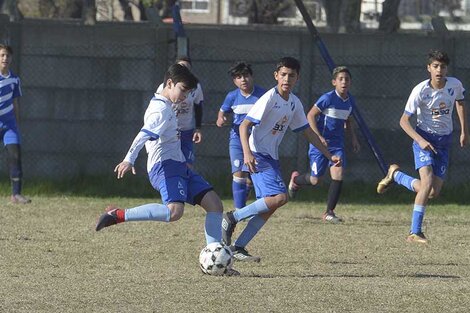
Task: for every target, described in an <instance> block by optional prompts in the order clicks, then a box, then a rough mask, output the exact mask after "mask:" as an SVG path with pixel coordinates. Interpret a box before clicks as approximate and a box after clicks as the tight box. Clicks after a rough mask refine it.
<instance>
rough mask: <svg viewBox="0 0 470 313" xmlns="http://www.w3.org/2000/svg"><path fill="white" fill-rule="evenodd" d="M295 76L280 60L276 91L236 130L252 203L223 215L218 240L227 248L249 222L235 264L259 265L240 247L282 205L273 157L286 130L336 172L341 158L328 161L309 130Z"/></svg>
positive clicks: (293, 66)
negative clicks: (251, 187)
mask: <svg viewBox="0 0 470 313" xmlns="http://www.w3.org/2000/svg"><path fill="white" fill-rule="evenodd" d="M299 73H300V63H299V61H298V60H296V59H294V58H291V57H284V58H281V59H280V60H279V62H278V64H277V67H276V70H275V72H274V78H275V79H276V81H277V86H275V87H274V88H272V89H270V90H268V91H267V92H266V93H265V94H264V95H263V96H262V97H261V98H260V99H259V100H258V101H256V103H255V104H254V105H253V107H252V108H251V110H250V111H249V112H248V114H247V116H246V117H245V119H244V120H243V122H242V123H241V125H240V140H241V143H242V147H243V156H244V164H245V166H246V167H247V169H248V170H249V172H250V173H251V178H252V180H253V184H254V187H255V190H256V197H257V200H256V201H255V202H253V203H251V204H249V205H247V206H245V207H243V208H241V209H239V210H236V211H233V212H228V213H226V214H224V217H223V221H222V237H223V240H224V242H225V244H227V245H230V244H231V243H232V235H233V231H234V230H235V226H236V225H237V223H238V222H240V221H242V220H245V219H250V220H249V221H248V223H247V225H246V227H245V229H244V230H243V231H242V233H241V234H240V236H239V237H238V238H237V240H236V241H235V242H234V244H233V246H231V249H232V251H233V252H234V258H235V259H236V260H239V261H254V262H259V261H260V258H259V257H254V256H252V255H250V254H249V253H248V251H247V250H246V248H245V247H246V245H247V244H248V243H249V242H250V241H251V240H252V239H253V238H254V236H255V235H256V234H257V233H258V231H259V230H260V229H261V228H262V227H263V225H264V224H265V223H266V221H267V220H268V219H269V217H270V216H271V215H272V214H273V213H274V212H275V211H276V210H277V209H278V208H280V207H281V206H283V205H284V204H286V203H287V199H288V197H287V190H286V186H285V184H284V182H283V181H282V177H281V170H280V166H279V155H278V149H279V144H280V143H281V140H282V138H283V137H284V134H285V132H286V131H287V127H290V128H291V129H292V130H293V131H296V132H298V131H303V133H304V135H305V136H306V137H307V139H308V140H309V141H310V142H311V143H312V144H314V145H315V146H317V147H318V149H319V150H320V151H321V152H322V153H324V154H325V156H326V157H327V158H328V159H329V160H331V161H332V162H333V163H335V164H336V165H338V166H339V165H340V164H341V158H340V157H338V156H332V155H331V154H330V152H329V151H328V150H327V149H326V148H325V147H324V146H323V145H322V144H321V141H320V139H319V138H318V136H317V135H316V134H315V133H314V132H313V131H312V129H311V128H310V127H308V121H307V118H306V116H305V112H304V108H303V105H302V103H301V102H300V100H299V98H297V97H296V96H295V95H294V94H292V92H291V91H292V89H293V88H294V86H295V83H296V82H297V80H298V78H299ZM250 129H251V134H250Z"/></svg>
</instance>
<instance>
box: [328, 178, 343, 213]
mask: <svg viewBox="0 0 470 313" xmlns="http://www.w3.org/2000/svg"><path fill="white" fill-rule="evenodd" d="M342 186H343V181H342V180H334V179H332V180H331V183H330V188H329V190H328V201H327V204H326V212H328V213H332V212H333V210H334V209H335V208H336V204H337V203H338V200H339V195H340V194H341V187H342Z"/></svg>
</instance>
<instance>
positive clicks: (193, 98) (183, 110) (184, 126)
mask: <svg viewBox="0 0 470 313" xmlns="http://www.w3.org/2000/svg"><path fill="white" fill-rule="evenodd" d="M162 90H163V83H162V84H160V86H158V89H157V93H158V94H159V93H161V92H162ZM203 101H204V95H203V93H202V87H201V84H197V87H196V89H193V90H191V92H190V93H189V94H188V96H187V97H186V99H184V100H183V101H181V102H178V103H173V105H172V107H173V110H174V111H175V113H176V117H177V118H178V128H179V130H181V131H185V130H192V129H194V128H195V118H194V106H195V105H202V103H203Z"/></svg>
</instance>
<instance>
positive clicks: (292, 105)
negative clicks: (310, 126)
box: [290, 101, 295, 111]
mask: <svg viewBox="0 0 470 313" xmlns="http://www.w3.org/2000/svg"><path fill="white" fill-rule="evenodd" d="M294 109H295V103H294V101H292V102H291V103H290V110H291V111H294Z"/></svg>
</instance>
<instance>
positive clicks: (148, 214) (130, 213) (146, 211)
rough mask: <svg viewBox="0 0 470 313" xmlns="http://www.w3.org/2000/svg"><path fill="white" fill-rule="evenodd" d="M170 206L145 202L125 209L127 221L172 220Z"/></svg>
mask: <svg viewBox="0 0 470 313" xmlns="http://www.w3.org/2000/svg"><path fill="white" fill-rule="evenodd" d="M170 214H171V212H170V208H169V207H167V206H166V205H164V204H159V203H150V204H144V205H141V206H138V207H135V208H131V209H127V210H126V211H125V217H124V219H125V221H126V222H132V221H160V222H169V221H170Z"/></svg>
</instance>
